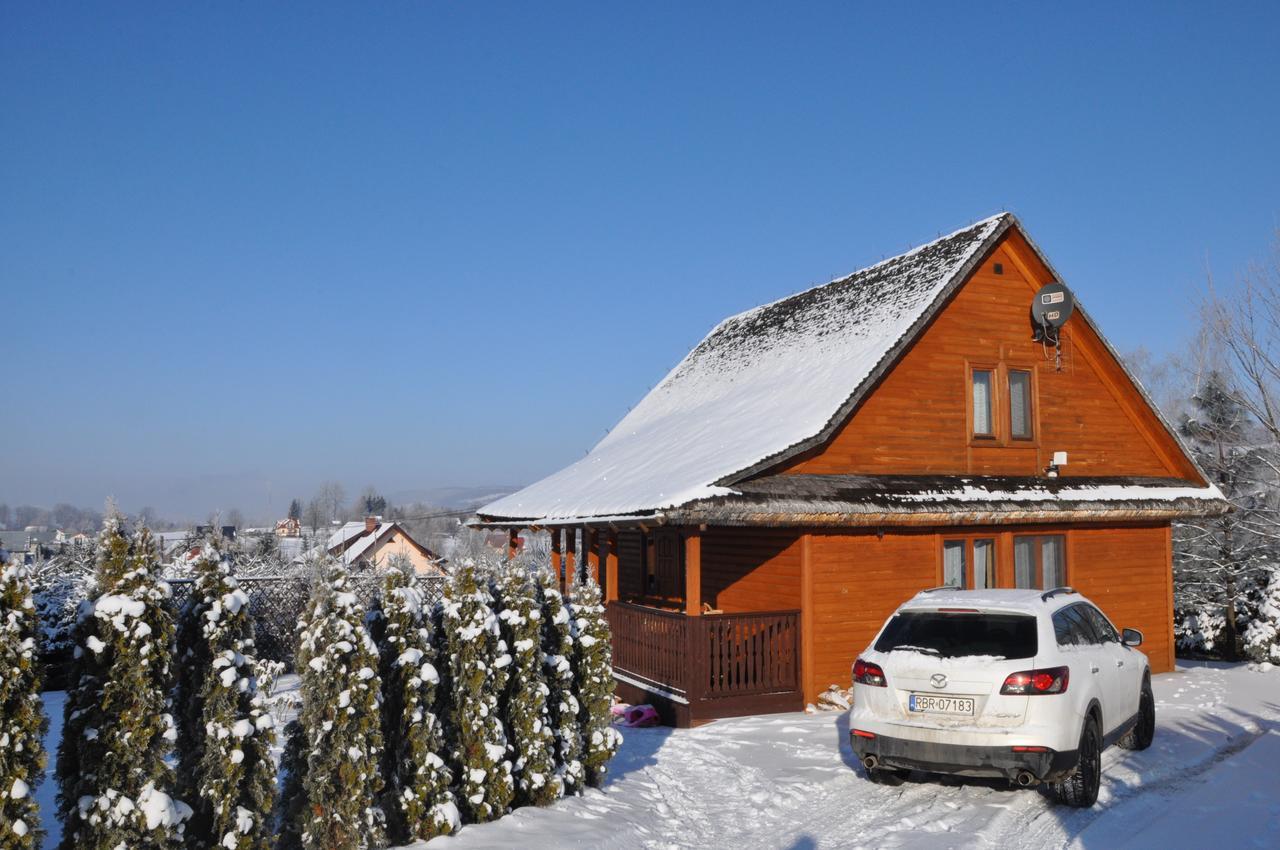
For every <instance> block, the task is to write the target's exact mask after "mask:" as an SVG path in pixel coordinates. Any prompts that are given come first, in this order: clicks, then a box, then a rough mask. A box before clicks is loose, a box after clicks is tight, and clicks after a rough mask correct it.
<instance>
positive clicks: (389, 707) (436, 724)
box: [371, 569, 459, 844]
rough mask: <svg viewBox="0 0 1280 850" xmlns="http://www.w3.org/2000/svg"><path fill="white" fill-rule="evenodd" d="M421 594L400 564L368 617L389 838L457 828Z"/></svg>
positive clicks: (436, 678)
mask: <svg viewBox="0 0 1280 850" xmlns="http://www.w3.org/2000/svg"><path fill="white" fill-rule="evenodd" d="M422 609H423V598H422V593H421V592H420V591H419V590H418V589H416V588H414V587H413V586H411V584H410V581H409V577H408V575H406V574H405V573H404V572H402V571H401V570H399V569H393V570H391V571H390V572H389V573H388V574H387V577H386V580H385V584H384V586H383V593H382V598H381V601H380V607H379V609H378V610H377V611H376V612H375V613H374V615H373V616H372V617H371V629H372V631H373V632H374V635H375V642H376V643H377V645H378V654H379V656H380V664H381V667H380V670H379V672H380V673H381V678H382V688H383V697H382V735H383V747H384V749H383V767H382V773H383V780H384V783H385V787H384V791H383V800H384V802H383V810H384V811H385V812H386V816H387V829H388V833H389V835H390V837H391V839H392V840H393V841H395V842H397V843H405V844H407V843H408V842H410V841H413V840H424V841H425V840H429V839H431V838H434V837H435V836H437V835H447V834H449V833H451V832H453V831H454V830H456V829H457V828H458V825H459V814H458V807H457V806H456V805H455V803H454V801H453V794H452V791H451V790H450V784H451V782H452V775H451V774H450V772H449V769H448V767H447V766H446V765H445V762H444V759H443V758H442V757H441V754H442V753H443V751H444V733H443V728H442V724H441V722H440V719H439V717H438V713H437V712H438V711H439V708H440V704H441V703H442V702H443V704H444V705H447V700H444V701H442V700H440V694H439V693H438V691H437V688H438V686H439V684H440V676H439V674H438V673H437V671H436V663H435V662H436V658H435V649H434V648H433V646H432V641H431V634H430V630H429V629H430V618H429V616H428V615H427V614H429V612H427V613H424V612H423V610H422Z"/></svg>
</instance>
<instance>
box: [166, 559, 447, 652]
mask: <svg viewBox="0 0 1280 850" xmlns="http://www.w3.org/2000/svg"><path fill="white" fill-rule="evenodd" d="M236 581H237V582H238V583H239V584H240V589H241V590H243V591H244V593H245V595H246V596H248V597H249V615H250V616H251V617H252V618H253V626H254V644H255V648H256V649H257V655H258V657H259V658H262V659H264V660H267V661H282V662H284V663H285V664H287V665H289V668H290V669H293V655H294V651H295V649H296V644H297V632H298V619H299V618H300V617H301V616H302V613H303V611H304V610H305V608H306V605H307V600H308V599H309V598H310V597H311V590H312V579H311V578H310V577H309V576H305V575H299V576H258V577H250V576H244V577H240V576H237V577H236ZM349 581H350V585H351V588H352V590H353V591H354V592H355V594H356V595H357V596H358V597H359V598H360V601H361V602H362V603H363V604H364V606H365V607H366V608H367V607H370V606H372V605H373V604H374V602H375V601H376V600H377V598H378V595H379V594H380V593H381V592H382V584H383V576H382V575H381V574H377V573H370V574H368V575H352V576H349ZM445 581H446V579H445V578H444V577H443V576H418V577H417V578H415V580H414V583H415V586H416V587H417V588H418V589H419V590H420V591H422V593H423V596H424V600H423V601H424V603H425V604H426V605H434V604H435V603H436V602H438V601H439V600H440V598H441V596H443V595H444V583H445ZM169 586H170V588H171V589H172V591H173V606H174V607H173V610H174V611H181V610H182V606H183V605H184V604H186V601H187V598H188V597H189V596H190V595H191V591H192V588H193V582H192V580H191V579H169Z"/></svg>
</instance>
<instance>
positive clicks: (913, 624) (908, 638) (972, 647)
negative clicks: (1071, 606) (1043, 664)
mask: <svg viewBox="0 0 1280 850" xmlns="http://www.w3.org/2000/svg"><path fill="white" fill-rule="evenodd" d="M875 648H876V651H877V652H893V651H894V650H907V651H915V652H923V653H925V654H926V655H937V656H940V657H942V658H962V657H967V656H973V655H994V656H997V657H1001V658H1031V657H1033V656H1034V655H1035V654H1036V618H1035V617H1030V616H1026V615H1023V614H953V613H943V612H935V611H902V612H899V613H897V614H894V615H893V619H892V620H890V621H889V625H888V626H886V627H885V630H884V632H883V633H882V634H881V635H880V638H879V640H877V641H876V646H875Z"/></svg>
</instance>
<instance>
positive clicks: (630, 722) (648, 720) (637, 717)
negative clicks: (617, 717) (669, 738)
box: [622, 705, 660, 728]
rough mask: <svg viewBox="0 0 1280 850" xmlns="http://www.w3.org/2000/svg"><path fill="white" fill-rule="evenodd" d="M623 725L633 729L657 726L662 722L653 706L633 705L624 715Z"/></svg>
mask: <svg viewBox="0 0 1280 850" xmlns="http://www.w3.org/2000/svg"><path fill="white" fill-rule="evenodd" d="M623 718H624V719H623V721H622V722H623V723H624V724H625V725H627V726H630V727H632V728H635V727H638V726H657V725H658V723H659V722H660V721H659V719H658V711H657V709H655V708H654V707H653V706H651V705H633V706H631V707H630V708H628V709H627V711H626V713H625V714H624V715H623Z"/></svg>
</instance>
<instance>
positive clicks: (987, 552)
mask: <svg viewBox="0 0 1280 850" xmlns="http://www.w3.org/2000/svg"><path fill="white" fill-rule="evenodd" d="M973 586H974V588H975V589H978V590H985V589H986V588H989V587H995V586H996V542H995V541H994V540H975V541H973Z"/></svg>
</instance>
